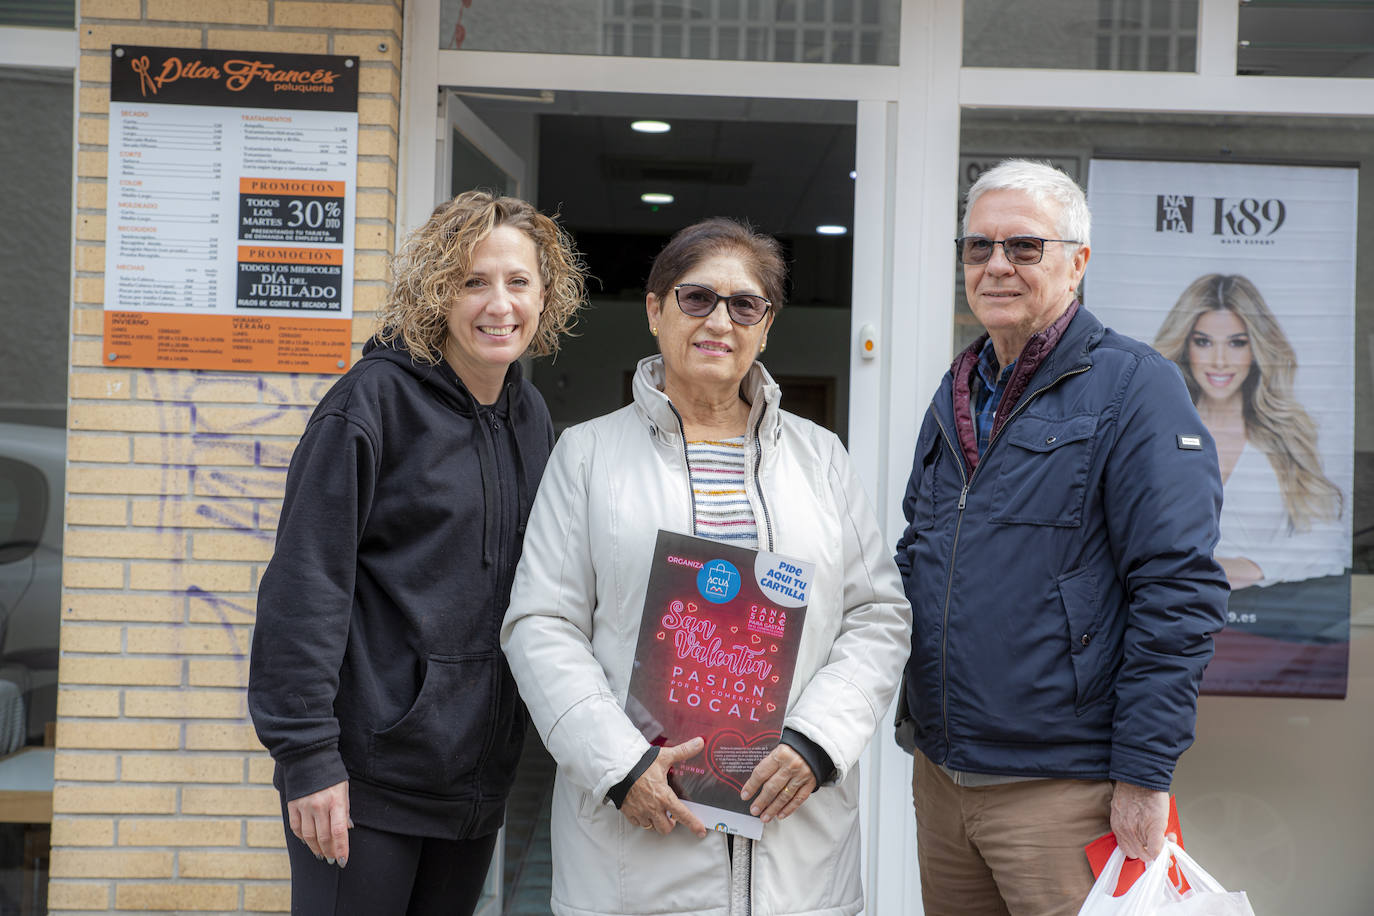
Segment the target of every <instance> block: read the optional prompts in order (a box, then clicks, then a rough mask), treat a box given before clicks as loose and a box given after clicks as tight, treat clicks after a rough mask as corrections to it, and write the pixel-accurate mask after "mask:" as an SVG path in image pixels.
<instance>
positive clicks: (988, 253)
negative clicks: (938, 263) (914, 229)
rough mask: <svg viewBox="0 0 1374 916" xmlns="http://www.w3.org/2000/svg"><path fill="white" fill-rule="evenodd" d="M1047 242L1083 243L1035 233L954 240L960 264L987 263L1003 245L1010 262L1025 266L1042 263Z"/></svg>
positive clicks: (967, 236)
mask: <svg viewBox="0 0 1374 916" xmlns="http://www.w3.org/2000/svg"><path fill="white" fill-rule="evenodd" d="M1046 242H1063V243H1064V244H1065V245H1079V244H1082V243H1081V242H1077V241H1074V240H1072V239H1041V238H1036V237H1035V236H1033V235H1014V236H1012V237H1011V238H1009V239H1002V240H1001V241H993V240H992V239H985V238H983V237H982V236H981V235H965V236H961V237H960V238H957V239H955V240H954V253H955V254H956V255H957V256H958V258H959V263H960V264H972V265H978V264H986V263H987V262H988V261H991V260H992V252H993V249H995V248H996V247H997V246H998V245H1001V246H1002V254H1004V255H1006V258H1007V262H1008V263H1010V264H1015V265H1017V266H1020V267H1025V266H1027V265H1030V264H1039V263H1040V259H1041V258H1043V257H1044V256H1045V243H1046Z"/></svg>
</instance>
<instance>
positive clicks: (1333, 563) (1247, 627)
mask: <svg viewBox="0 0 1374 916" xmlns="http://www.w3.org/2000/svg"><path fill="white" fill-rule="evenodd" d="M1356 181H1357V173H1356V170H1355V169H1353V168H1342V167H1311V166H1287V165H1251V164H1241V163H1199V162H1140V161H1130V160H1112V159H1107V160H1093V162H1092V164H1091V167H1090V169H1089V180H1088V197H1089V203H1090V205H1091V208H1092V213H1093V232H1092V256H1091V262H1090V264H1089V267H1088V274H1087V276H1088V279H1087V286H1086V295H1085V300H1086V302H1087V304H1088V307H1089V308H1091V309H1092V311H1093V313H1094V314H1096V315H1097V316H1098V317H1099V318H1101V319H1102V321H1103V322H1104V323H1105V324H1107V325H1108V326H1110V327H1114V328H1115V329H1116V330H1118V331H1120V332H1122V333H1123V334H1127V335H1129V336H1131V337H1135V338H1137V339H1139V340H1143V341H1145V342H1146V343H1149V344H1151V345H1152V346H1153V347H1154V348H1155V349H1156V350H1158V351H1159V352H1160V353H1162V354H1163V355H1164V356H1166V357H1168V358H1169V359H1171V360H1172V361H1173V362H1174V363H1175V364H1176V365H1177V366H1178V369H1179V373H1180V374H1181V375H1182V377H1183V380H1184V383H1185V384H1186V385H1187V386H1188V390H1189V392H1190V393H1191V394H1192V397H1193V403H1194V404H1195V405H1196V406H1197V410H1198V414H1199V416H1200V418H1201V420H1202V423H1203V425H1204V426H1205V427H1206V429H1207V431H1208V432H1209V433H1211V435H1212V438H1213V439H1214V440H1215V441H1216V444H1217V453H1218V458H1219V461H1220V465H1221V477H1222V484H1223V490H1224V494H1223V506H1222V511H1221V523H1220V535H1221V538H1220V541H1219V542H1218V544H1217V546H1216V549H1215V551H1214V554H1213V555H1214V556H1215V557H1216V559H1217V561H1218V562H1219V563H1220V564H1221V566H1222V568H1223V569H1224V570H1225V572H1226V576H1227V579H1228V581H1229V582H1230V584H1231V598H1230V603H1229V606H1228V612H1227V618H1228V619H1227V625H1226V628H1225V629H1224V630H1223V631H1222V632H1221V633H1220V634H1218V636H1217V639H1216V655H1215V657H1214V658H1213V660H1212V662H1211V664H1210V666H1209V667H1208V668H1207V673H1206V676H1205V678H1204V680H1203V691H1204V692H1206V693H1226V694H1252V695H1269V696H1300V697H1343V696H1345V692H1346V678H1347V671H1348V659H1349V649H1350V543H1351V533H1350V520H1351V507H1350V500H1351V481H1352V476H1353V455H1354V379H1355V361H1354V349H1353V336H1354V323H1355V225H1356V211H1355V204H1356V201H1357V200H1358V195H1357V193H1356V191H1357V188H1356Z"/></svg>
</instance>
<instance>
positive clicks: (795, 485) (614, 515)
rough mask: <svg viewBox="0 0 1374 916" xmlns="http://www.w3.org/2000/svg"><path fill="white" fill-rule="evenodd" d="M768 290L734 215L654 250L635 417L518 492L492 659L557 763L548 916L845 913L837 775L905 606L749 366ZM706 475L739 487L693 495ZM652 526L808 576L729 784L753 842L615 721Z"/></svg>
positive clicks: (756, 369)
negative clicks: (796, 623) (521, 524)
mask: <svg viewBox="0 0 1374 916" xmlns="http://www.w3.org/2000/svg"><path fill="white" fill-rule="evenodd" d="M783 278H784V267H783V263H782V259H781V256H780V253H779V250H778V246H777V243H776V242H775V241H774V240H773V239H772V238H770V237H768V236H763V235H760V234H758V233H755V232H753V231H752V230H751V229H749V228H748V227H747V226H743V225H741V224H739V223H737V222H735V221H733V220H727V219H715V220H707V221H705V222H702V223H698V224H696V225H693V226H689V227H688V228H686V229H684V230H682V231H681V232H679V233H678V234H677V235H676V236H674V237H673V239H672V240H671V241H670V242H669V243H668V245H667V246H666V247H665V248H664V250H663V251H662V252H661V253H660V254H659V256H658V258H657V259H656V260H655V262H654V266H653V269H652V271H651V272H650V276H649V282H648V295H647V296H646V311H647V317H648V323H649V330H650V333H651V334H653V335H654V336H655V337H657V338H658V342H659V348H660V351H661V355H659V356H655V357H649V358H647V359H645V360H643V361H642V362H640V364H639V367H638V369H637V371H636V373H635V378H634V403H633V404H631V405H630V406H628V407H625V408H623V409H621V410H618V411H616V412H615V413H612V414H609V415H607V416H604V417H600V418H598V419H596V420H592V421H590V422H588V423H584V424H581V425H579V426H575V427H573V428H571V429H569V430H568V431H567V432H566V433H564V434H563V437H562V438H561V440H560V441H559V442H558V444H557V446H556V447H555V448H554V452H553V455H552V456H551V457H550V459H549V464H548V468H547V470H546V472H545V476H544V478H543V481H542V483H541V484H540V488H539V494H538V497H537V499H536V501H535V504H534V508H533V511H532V512H531V515H530V519H529V527H528V530H527V531H526V534H525V546H524V552H523V555H522V559H521V561H520V566H519V569H518V570H517V572H516V578H515V585H514V588H513V591H512V593H511V604H510V609H509V611H508V612H507V614H506V618H505V622H504V624H503V626H502V630H501V642H502V646H503V647H504V648H505V651H506V654H507V656H508V657H509V659H510V665H511V670H512V672H513V673H514V674H515V678H516V681H517V682H518V684H519V687H520V691H521V694H522V695H523V697H524V699H525V702H526V704H527V705H528V707H529V710H530V714H531V716H532V718H533V720H534V724H535V726H536V727H537V728H538V730H539V734H540V736H541V737H542V738H543V739H544V743H545V744H546V745H547V746H548V749H549V752H550V753H551V754H552V755H553V757H554V759H555V761H557V764H558V775H557V780H556V785H555V789H554V799H553V864H554V877H553V899H552V907H553V911H554V912H555V913H557V914H560V916H562V914H567V916H591V914H607V916H612V914H614V916H622V914H625V916H628V914H665V916H667V914H682V916H686V914H692V916H703V914H704V916H739V914H748V913H753V914H755V916H765V914H813V916H820V914H827V916H829V914H836V916H838V914H852V913H856V912H858V911H859V910H860V909H861V908H862V906H863V891H862V887H861V882H860V875H859V862H860V848H859V844H860V834H859V817H858V807H857V804H858V798H859V784H858V767H857V763H858V759H859V756H860V754H861V753H862V751H863V749H864V747H865V745H867V743H868V741H869V739H870V738H871V737H872V735H873V732H874V730H875V729H876V728H877V726H878V723H879V721H880V720H881V719H882V718H883V716H884V715H885V713H886V710H887V706H888V703H889V701H890V700H891V698H892V694H893V692H894V691H895V690H896V687H897V684H898V681H899V679H900V677H901V671H902V666H903V664H904V663H905V661H906V658H907V654H908V649H909V629H910V625H911V612H910V608H909V606H908V605H907V602H906V599H905V598H904V597H903V591H902V586H901V580H900V578H899V577H898V574H897V569H896V567H895V565H894V564H893V562H892V560H891V558H890V555H889V550H888V548H887V546H886V542H885V540H884V538H883V537H882V534H881V532H880V531H879V530H878V527H877V524H876V522H875V520H874V518H873V514H872V512H871V510H870V508H869V505H868V501H867V498H866V496H865V494H864V492H863V490H862V488H861V486H860V485H859V482H858V480H857V478H856V477H855V476H854V473H853V471H852V469H851V467H850V464H849V457H848V455H847V454H846V453H845V451H844V448H843V446H841V444H840V442H839V440H838V439H837V438H836V437H835V436H834V435H833V434H832V433H830V432H827V431H826V430H823V429H821V428H819V427H817V426H816V425H814V424H812V423H809V422H807V421H805V420H802V419H800V418H798V417H795V416H793V415H791V414H788V413H784V412H783V411H782V410H780V409H779V407H778V395H779V391H778V386H777V385H776V384H774V382H773V380H772V378H771V377H770V376H769V375H768V372H767V370H765V369H764V367H763V366H762V364H760V363H758V362H756V361H755V357H756V356H757V355H758V354H759V353H761V352H763V350H764V347H765V346H766V344H767V335H768V331H769V329H770V328H771V327H772V323H773V320H774V319H775V318H776V316H777V312H778V309H779V308H780V307H781V304H782V286H783ZM722 478H724V479H733V480H738V481H741V482H742V483H741V484H737V485H736V486H737V487H739V488H740V489H742V492H737V493H734V494H730V493H722V492H721V491H722V490H730V489H731V487H730V486H728V485H727V486H724V487H722V486H720V485H719V484H714V483H710V482H707V481H709V480H719V479H722ZM694 484H695V486H694ZM732 497H733V498H732ZM660 529H665V530H669V531H676V532H684V533H688V534H696V535H699V536H703V537H720V538H722V539H729V540H730V541H731V542H732V543H737V544H742V545H743V546H747V547H758V548H759V549H763V550H768V551H772V552H775V553H781V554H785V555H788V556H794V557H800V558H804V559H807V560H811V561H813V562H814V563H815V564H816V572H815V579H814V580H813V584H812V592H811V598H810V604H809V607H808V610H807V614H806V622H805V626H804V629H803V633H802V637H801V645H800V649H799V651H798V658H797V666H796V671H795V674H794V677H793V681H792V687H791V692H790V695H789V697H788V701H787V715H786V718H785V720H784V731H783V736H782V742H781V743H780V744H779V745H778V746H777V748H775V749H774V750H773V751H772V752H770V753H769V754H768V756H767V757H766V758H764V759H763V761H762V762H760V763H759V764H758V766H757V767H756V768H755V770H754V772H753V774H752V776H751V777H750V778H749V780H748V781H747V782H746V784H745V786H744V794H745V796H746V797H748V798H750V799H752V801H751V812H752V813H754V814H757V815H759V816H760V817H761V819H762V820H763V822H764V827H763V835H762V839H760V840H758V841H750V840H747V839H744V838H742V837H735V836H726V835H723V834H718V833H711V834H708V832H707V831H706V829H705V827H704V826H703V825H702V824H701V822H700V820H698V819H697V818H696V817H695V816H694V815H693V814H692V813H691V812H690V811H689V810H688V809H687V808H686V807H685V806H684V805H683V803H682V802H681V800H680V799H678V797H677V795H676V794H675V793H674V791H673V789H672V787H671V786H670V785H669V782H668V779H667V772H668V770H669V768H670V767H671V766H672V765H673V764H674V763H677V762H678V761H681V760H685V759H687V758H690V757H692V756H693V755H695V754H697V753H699V752H700V751H701V749H702V742H701V740H700V739H696V738H694V739H692V740H691V741H687V742H684V743H682V744H679V745H676V746H674V747H666V748H662V749H660V748H657V747H651V746H650V744H649V742H648V741H646V740H645V738H644V736H643V735H642V734H640V731H639V729H638V728H636V727H635V725H634V724H633V723H632V722H631V720H630V718H629V717H628V716H627V715H626V712H625V699H626V693H627V689H628V687H629V683H630V676H631V670H632V667H633V662H634V653H635V646H636V643H637V640H638V635H639V622H640V617H641V613H642V611H643V606H644V596H645V588H646V584H647V571H648V569H649V567H650V565H651V561H652V557H653V551H654V544H655V539H656V536H657V532H658V531H659V530H660ZM617 809H618V810H617ZM643 828H652V831H653V832H648V831H647V830H645V829H643Z"/></svg>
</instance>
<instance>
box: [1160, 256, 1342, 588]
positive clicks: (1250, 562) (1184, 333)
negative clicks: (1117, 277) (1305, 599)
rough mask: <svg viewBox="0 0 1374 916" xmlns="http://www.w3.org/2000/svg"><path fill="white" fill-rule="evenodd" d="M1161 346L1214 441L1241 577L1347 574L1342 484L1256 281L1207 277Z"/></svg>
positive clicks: (1234, 564)
mask: <svg viewBox="0 0 1374 916" xmlns="http://www.w3.org/2000/svg"><path fill="white" fill-rule="evenodd" d="M1154 346H1155V349H1157V350H1158V351H1159V352H1160V353H1162V354H1163V355H1164V356H1166V357H1168V358H1169V359H1172V360H1173V361H1174V362H1175V363H1177V364H1178V367H1179V368H1180V369H1181V370H1182V371H1183V379H1184V381H1185V382H1186V383H1187V385H1188V390H1189V391H1190V392H1191V393H1192V395H1193V403H1194V404H1196V405H1197V409H1198V414H1199V415H1200V416H1201V417H1202V422H1203V423H1204V424H1206V426H1207V431H1208V432H1210V433H1211V434H1212V438H1214V439H1215V440H1216V444H1217V457H1218V459H1219V460H1220V462H1221V479H1222V482H1223V484H1224V487H1225V497H1224V504H1223V507H1222V512H1221V540H1220V541H1219V542H1218V544H1217V547H1216V554H1215V555H1216V558H1217V561H1218V562H1219V563H1220V564H1221V566H1222V568H1223V569H1225V570H1226V577H1227V579H1228V580H1230V583H1231V587H1232V588H1233V589H1239V588H1245V587H1246V586H1250V585H1260V586H1265V585H1273V584H1274V583H1276V582H1293V581H1298V580H1302V579H1311V578H1316V577H1318V576H1327V575H1337V574H1339V573H1341V572H1343V571H1344V568H1345V562H1344V556H1343V551H1344V543H1343V534H1342V531H1341V529H1340V527H1339V524H1338V522H1339V519H1340V514H1341V504H1342V498H1341V491H1340V489H1339V488H1337V486H1336V485H1335V484H1334V483H1332V482H1331V479H1330V478H1328V477H1327V476H1326V473H1325V471H1324V470H1323V468H1322V460H1321V455H1320V453H1319V452H1318V451H1317V424H1316V423H1315V422H1314V421H1313V420H1312V417H1311V416H1310V415H1309V414H1308V413H1307V411H1306V410H1305V409H1303V406H1302V405H1301V404H1299V403H1298V401H1297V399H1296V398H1295V397H1294V396H1293V376H1294V374H1295V372H1296V370H1297V360H1296V358H1295V357H1294V353H1293V347H1292V345H1291V344H1289V342H1288V338H1287V337H1286V336H1285V335H1284V333H1283V329H1282V328H1281V327H1280V326H1279V322H1278V320H1277V319H1276V318H1275V317H1274V313H1273V312H1272V311H1270V309H1269V306H1267V305H1266V304H1265V302H1264V298H1263V297H1262V296H1261V295H1260V293H1259V290H1257V289H1256V288H1255V285H1254V284H1253V283H1251V282H1250V281H1249V280H1248V279H1246V278H1245V277H1243V276H1240V275H1238V274H1229V275H1228V274H1219V273H1214V274H1207V275H1205V276H1202V277H1198V278H1197V279H1196V280H1194V281H1193V282H1192V284H1191V285H1190V286H1189V287H1188V288H1187V289H1186V290H1184V291H1183V295H1181V296H1180V297H1179V299H1178V302H1177V303H1175V305H1174V307H1173V308H1172V309H1171V310H1170V311H1169V314H1168V316H1166V317H1165V319H1164V323H1163V325H1161V327H1160V329H1159V334H1158V336H1157V337H1156V338H1155V342H1154Z"/></svg>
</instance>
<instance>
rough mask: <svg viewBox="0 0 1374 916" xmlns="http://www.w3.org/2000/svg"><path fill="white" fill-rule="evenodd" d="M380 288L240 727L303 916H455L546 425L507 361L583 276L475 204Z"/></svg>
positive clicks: (553, 316) (528, 223)
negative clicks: (245, 729) (268, 775)
mask: <svg viewBox="0 0 1374 916" xmlns="http://www.w3.org/2000/svg"><path fill="white" fill-rule="evenodd" d="M393 274H394V278H395V282H394V286H393V288H392V290H391V293H390V295H389V296H388V298H387V301H386V304H385V306H384V307H383V308H382V310H381V313H380V315H379V316H378V331H377V333H376V336H375V337H374V338H373V339H372V340H371V341H369V342H368V344H367V345H366V346H365V347H364V349H363V357H362V359H361V360H359V361H358V363H357V364H356V365H354V366H353V367H352V368H351V369H350V370H349V371H348V372H347V373H346V374H345V375H344V376H343V377H342V378H341V379H339V381H338V383H337V384H335V385H334V387H333V388H331V389H330V391H329V393H328V394H326V395H325V397H324V399H323V400H322V401H321V402H320V404H319V406H318V407H317V408H316V409H315V412H314V414H313V416H312V417H311V418H310V421H309V423H308V425H307V426H306V429H305V433H304V434H303V435H302V437H301V441H300V445H299V446H298V447H297V448H296V452H295V454H294V455H293V457H292V459H291V468H290V470H289V472H288V473H287V478H286V499H285V502H284V503H283V505H282V514H281V521H280V524H279V526H278V529H277V543H276V550H275V552H274V553H273V556H272V560H271V562H270V563H269V564H268V567H267V570H266V571H265V572H264V573H263V577H262V583H261V585H260V587H259V591H258V616H257V629H256V631H255V633H254V636H253V654H252V661H251V664H250V671H249V684H248V695H249V708H250V711H251V713H252V716H253V724H254V725H255V726H256V728H257V732H258V736H259V738H260V739H261V740H262V742H263V744H264V745H266V747H267V749H268V750H269V751H271V753H272V756H273V758H274V760H275V761H276V774H275V779H274V782H275V784H276V786H277V788H278V790H279V791H280V793H281V800H282V817H283V820H284V822H285V826H286V831H287V847H288V852H289V853H290V860H291V897H292V900H291V909H292V912H293V913H298V914H314V913H360V914H361V913H366V914H369V916H372V914H393V913H394V914H398V916H399V914H424V913H440V912H442V913H462V912H467V913H471V912H472V910H473V908H474V907H475V906H476V904H477V900H478V897H479V895H480V892H481V889H482V885H483V882H484V878H485V875H486V872H487V868H488V865H489V863H490V862H491V857H492V852H493V850H494V848H495V841H496V836H497V830H498V828H500V826H501V823H502V820H503V818H504V815H505V804H506V796H507V794H508V793H509V791H510V786H511V781H512V778H513V775H514V769H515V762H516V760H517V759H518V758H519V756H520V749H521V745H522V742H523V739H524V723H525V713H524V709H523V707H522V706H521V703H520V699H519V697H518V695H517V693H516V689H515V683H514V681H513V679H512V678H511V673H510V669H509V668H508V667H507V665H506V662H505V659H504V657H503V656H502V654H501V650H500V647H499V645H498V644H497V631H498V628H499V626H500V623H501V617H502V614H503V613H504V612H505V609H506V604H507V602H508V600H509V597H510V588H511V581H512V578H513V577H514V574H515V564H516V560H517V559H518V558H519V556H520V549H521V543H522V540H523V534H524V530H525V519H526V517H527V516H528V515H529V511H530V506H531V504H532V502H533V499H534V493H535V488H536V487H537V486H538V483H539V479H540V477H541V476H542V474H543V471H544V465H545V463H546V461H547V460H548V457H549V452H550V450H551V449H552V447H553V425H552V423H551V421H550V419H549V412H548V409H547V408H546V407H545V405H544V401H543V399H542V398H541V397H540V396H539V393H538V392H537V391H535V389H534V387H533V386H532V385H531V384H530V383H529V382H528V381H526V380H524V379H523V378H522V377H521V370H520V364H519V363H518V362H517V360H518V359H519V358H520V357H521V355H523V354H525V353H527V352H528V353H533V354H536V355H544V354H550V353H553V352H554V351H556V350H557V348H558V342H559V337H560V335H561V334H564V333H566V332H567V331H568V329H569V328H570V327H571V325H572V323H573V320H574V318H575V317H576V314H577V312H578V309H579V308H580V307H581V306H582V305H583V303H584V301H585V300H584V287H583V272H582V265H581V262H580V259H579V257H578V254H577V252H576V250H575V249H574V248H573V245H572V242H571V240H570V239H569V238H568V236H567V235H566V233H564V232H563V230H561V229H560V228H559V226H558V224H557V223H555V222H554V221H553V220H552V219H550V218H549V217H547V216H544V215H543V214H541V213H539V212H538V211H537V210H535V209H534V208H533V207H532V206H530V205H529V204H527V203H525V202H524V201H522V200H516V199H514V198H510V197H495V196H493V195H491V194H488V193H485V192H482V191H469V192H466V193H463V194H459V195H458V196H457V197H455V198H454V199H453V200H451V201H449V202H448V203H445V204H442V205H440V206H439V207H438V208H436V209H435V210H434V212H433V214H432V215H431V216H430V218H429V220H428V221H427V222H426V223H425V225H424V226H422V227H420V228H419V229H418V230H416V231H415V232H414V233H413V234H412V235H411V236H410V237H409V238H408V239H407V240H406V242H405V244H404V246H403V247H402V249H401V252H400V254H399V255H397V257H396V258H395V259H394V261H393ZM345 866H347V868H346V869H345Z"/></svg>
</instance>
